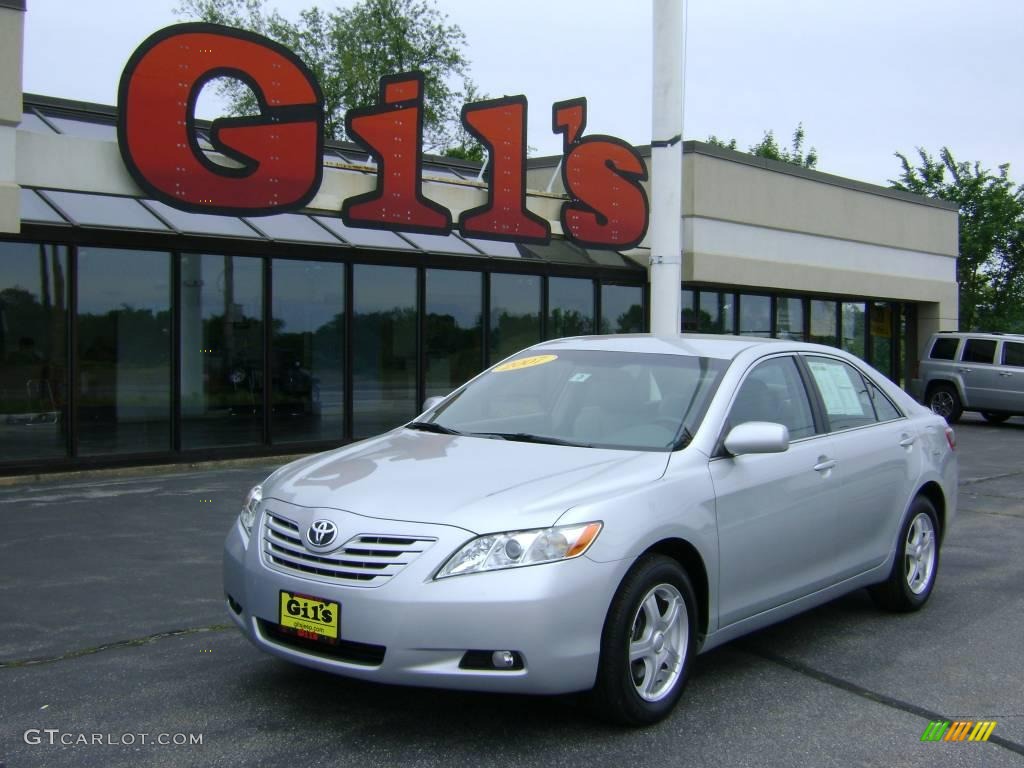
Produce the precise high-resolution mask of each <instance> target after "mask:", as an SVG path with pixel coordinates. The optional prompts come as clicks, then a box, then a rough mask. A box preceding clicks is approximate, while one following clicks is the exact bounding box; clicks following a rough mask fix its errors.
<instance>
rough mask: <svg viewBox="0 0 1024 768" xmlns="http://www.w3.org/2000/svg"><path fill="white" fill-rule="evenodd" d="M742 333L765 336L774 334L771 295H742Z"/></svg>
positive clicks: (744, 334)
mask: <svg viewBox="0 0 1024 768" xmlns="http://www.w3.org/2000/svg"><path fill="white" fill-rule="evenodd" d="M740 334H741V335H743V336H761V337H764V338H767V337H769V336H771V335H772V299H771V296H751V295H750V294H746V293H744V294H741V295H740Z"/></svg>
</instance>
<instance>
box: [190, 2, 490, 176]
mask: <svg viewBox="0 0 1024 768" xmlns="http://www.w3.org/2000/svg"><path fill="white" fill-rule="evenodd" d="M175 11H176V13H178V14H179V15H182V16H184V17H186V18H189V19H193V20H200V21H206V22H211V23H215V24H225V25H227V26H230V27H236V28H240V29H247V30H250V31H252V32H256V33H258V34H261V35H264V36H265V37H269V38H270V39H272V40H276V41H277V42H279V43H281V44H282V45H284V46H285V47H287V48H289V49H290V50H292V51H294V52H295V54H296V55H297V56H298V57H299V58H300V59H302V60H303V61H304V62H305V63H306V65H307V66H308V67H309V68H310V70H311V71H312V72H313V74H314V75H315V76H316V79H317V81H318V82H319V83H320V87H321V89H322V90H323V94H324V102H325V112H326V114H325V121H324V132H325V134H326V136H327V138H330V139H345V138H346V136H345V112H346V111H347V110H349V109H351V108H353V107H363V106H369V105H373V104H376V103H377V95H378V90H379V81H380V78H381V76H383V75H390V74H396V73H399V72H408V71H410V70H414V69H416V70H420V71H422V72H423V73H424V75H425V78H426V83H425V94H424V95H425V99H424V119H423V123H424V148H425V149H426V150H427V151H428V152H452V153H455V155H454V156H457V157H467V158H469V159H479V158H482V157H483V150H482V148H480V147H479V145H477V144H476V142H474V141H472V139H471V137H469V136H468V134H465V132H464V131H463V130H462V126H461V123H460V121H459V110H460V109H461V107H462V104H463V103H464V102H466V101H471V100H477V99H480V98H485V97H484V96H483V95H482V94H480V93H479V91H478V90H477V88H476V86H475V85H474V84H473V81H472V80H471V78H470V76H469V60H468V59H467V58H466V56H465V53H464V51H465V46H466V35H465V33H464V32H463V31H462V29H461V28H460V27H459V25H458V24H452V23H449V21H448V17H447V16H446V15H444V14H442V13H441V12H440V11H438V9H437V8H436V7H435V5H434V3H433V0H359V2H356V3H355V4H353V5H351V6H350V7H346V8H341V7H338V8H335V9H334V10H333V11H331V10H327V11H325V10H322V9H321V8H319V7H318V6H313V7H311V8H307V9H305V10H303V11H301V12H300V14H299V17H298V20H297V21H294V22H293V21H290V20H289V19H287V18H285V17H284V16H282V15H281V14H280V13H279V12H278V11H277V10H276V9H268V8H267V0H180V5H179V6H178V7H177V8H176V9H175ZM218 87H219V91H218V92H219V93H220V94H221V95H222V96H223V97H224V98H226V99H227V101H228V102H229V104H230V111H231V114H233V115H251V114H254V113H255V112H256V99H255V98H254V96H253V94H252V91H250V90H249V88H248V87H247V86H246V85H244V84H243V83H241V82H240V81H238V80H233V79H228V78H225V79H223V80H221V81H220V83H219V86H218Z"/></svg>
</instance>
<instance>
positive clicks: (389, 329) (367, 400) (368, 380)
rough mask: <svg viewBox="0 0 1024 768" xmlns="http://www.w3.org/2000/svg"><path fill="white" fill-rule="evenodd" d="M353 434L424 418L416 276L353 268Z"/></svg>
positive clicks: (405, 269)
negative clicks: (418, 399) (418, 379)
mask: <svg viewBox="0 0 1024 768" xmlns="http://www.w3.org/2000/svg"><path fill="white" fill-rule="evenodd" d="M353 283H354V284H353V302H354V306H353V308H352V323H353V328H352V331H353V333H352V346H353V349H352V360H353V370H352V429H353V432H354V433H355V437H357V438H358V437H367V436H369V435H375V434H378V433H380V432H384V431H386V430H388V429H391V428H393V427H397V426H398V425H399V424H402V423H403V422H405V421H408V420H409V419H411V418H412V417H413V416H415V415H416V414H417V413H418V412H419V405H420V404H419V403H417V402H416V321H417V307H416V270H415V269H412V268H410V267H381V266H371V265H366V264H357V265H356V266H355V267H354V268H353Z"/></svg>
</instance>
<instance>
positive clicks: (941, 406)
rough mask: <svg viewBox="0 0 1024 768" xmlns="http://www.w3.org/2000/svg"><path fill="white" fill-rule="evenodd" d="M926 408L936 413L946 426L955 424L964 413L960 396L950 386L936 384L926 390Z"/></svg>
mask: <svg viewBox="0 0 1024 768" xmlns="http://www.w3.org/2000/svg"><path fill="white" fill-rule="evenodd" d="M928 407H929V408H931V409H932V413H937V414H938V415H939V416H941V417H942V418H944V419H945V420H946V423H947V424H955V423H956V422H958V421H959V420H960V417H961V416H962V415H963V413H964V406H963V403H961V402H960V395H959V394H957V391H956V387H954V386H953V385H952V384H936V385H935V386H933V387H932V388H931V389H930V390H928Z"/></svg>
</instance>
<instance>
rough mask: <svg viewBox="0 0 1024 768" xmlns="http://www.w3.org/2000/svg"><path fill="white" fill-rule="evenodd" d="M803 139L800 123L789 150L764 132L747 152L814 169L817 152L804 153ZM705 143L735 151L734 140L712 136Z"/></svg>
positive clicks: (814, 150)
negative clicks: (762, 136)
mask: <svg viewBox="0 0 1024 768" xmlns="http://www.w3.org/2000/svg"><path fill="white" fill-rule="evenodd" d="M804 138H805V133H804V125H803V123H800V124H798V125H797V127H796V130H794V131H793V145H792V147H791V148H790V149H785V148H783V147H780V146H779V142H778V140H777V139H776V138H775V132H774V131H765V132H764V138H762V139H761V140H760V141H759V142H757V143H756V144H753V145H751V147H750V148H749V149H748V150H747V151H748V152H749V153H750V154H752V155H754V156H755V157H766V158H768V159H769V160H778V161H779V162H783V163H791V164H792V165H799V166H800V167H801V168H815V167H817V165H818V150H816V149H815V148H814V147H811V148H810V149H808V150H807V152H806V153H805V152H804ZM707 143H708V144H711V145H712V146H715V147H722V148H723V149H733V150H735V149H736V148H737V144H736V139H729V141H725V140H724V139H720V138H718V137H717V136H715V135H714V134H712V135H711V136H708V139H707Z"/></svg>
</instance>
